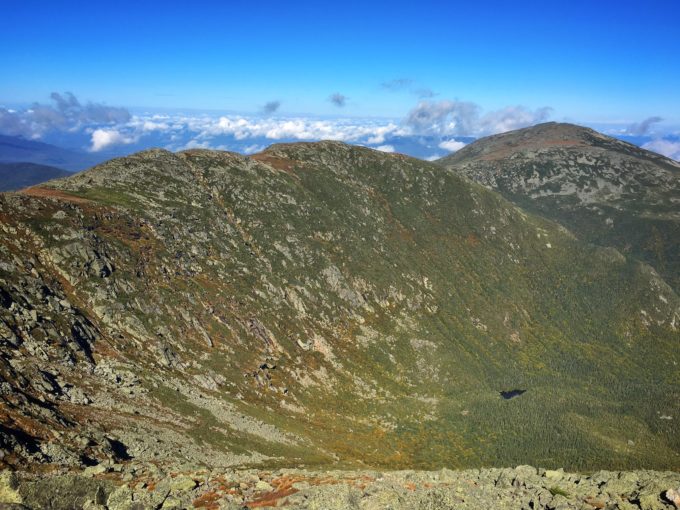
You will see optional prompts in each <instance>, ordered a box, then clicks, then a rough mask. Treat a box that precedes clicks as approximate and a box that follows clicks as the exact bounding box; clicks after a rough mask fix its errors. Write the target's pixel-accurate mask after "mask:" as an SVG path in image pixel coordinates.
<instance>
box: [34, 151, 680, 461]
mask: <svg viewBox="0 0 680 510" xmlns="http://www.w3.org/2000/svg"><path fill="white" fill-rule="evenodd" d="M257 160H259V161H257ZM55 186H58V187H59V188H61V189H63V190H66V191H68V192H69V193H72V194H74V195H76V196H78V197H81V198H86V199H90V200H93V201H94V202H93V203H91V204H88V205H87V206H83V207H86V208H88V209H89V211H88V213H87V214H85V215H84V218H85V219H84V220H83V221H84V222H85V224H86V225H87V229H89V230H90V231H91V232H93V233H94V235H95V236H96V238H97V242H98V243H99V246H100V251H101V252H102V253H106V256H107V257H108V258H109V259H110V260H112V261H113V265H114V267H115V270H114V272H113V274H112V275H111V276H110V277H108V283H107V285H108V287H109V288H112V289H115V297H111V296H112V294H109V296H107V297H102V296H99V297H97V288H101V285H102V284H101V280H98V279H97V278H94V279H92V278H89V277H88V278H87V279H86V280H83V281H81V282H80V283H79V285H78V286H77V289H78V290H77V291H76V293H77V294H79V295H80V296H81V299H82V300H83V301H88V300H89V302H90V303H94V305H95V306H96V305H104V306H105V307H110V306H111V304H112V303H113V302H115V303H118V305H117V306H118V307H119V309H120V312H119V313H120V314H122V316H126V315H130V316H135V317H137V318H138V319H139V323H141V324H142V326H135V328H133V330H134V332H135V335H136V336H138V337H139V338H138V340H139V341H137V343H136V346H135V345H133V343H134V342H133V341H131V340H125V338H126V336H127V335H126V334H123V335H122V339H121V337H117V336H116V335H115V334H107V337H108V338H109V340H108V341H109V342H110V343H111V345H112V348H113V349H114V350H115V351H117V352H119V353H120V354H121V355H122V356H123V357H125V358H128V359H130V360H134V363H135V365H136V367H137V371H138V372H139V375H140V376H141V377H142V378H143V379H145V380H146V381H149V387H150V388H153V387H154V386H153V385H152V384H150V381H154V380H157V374H158V373H163V372H165V373H166V374H167V375H168V376H169V377H170V380H173V379H175V380H186V381H188V382H189V384H191V381H192V380H193V379H192V377H193V376H196V375H202V374H206V373H207V374H213V375H220V376H222V377H224V378H225V380H226V383H225V384H224V385H222V386H220V387H219V388H217V389H213V390H205V391H203V390H201V391H203V393H204V394H205V395H208V396H210V397H214V398H216V399H219V400H221V401H224V402H229V403H230V405H233V406H236V408H237V409H239V410H241V411H243V412H244V413H247V414H248V415H251V416H254V417H256V418H258V419H260V420H262V421H264V422H267V423H270V424H274V425H276V426H278V427H279V428H280V429H281V430H284V431H290V432H292V433H295V434H297V435H298V436H300V437H302V438H305V439H304V441H305V442H306V443H305V444H303V445H299V446H290V445H288V446H286V445H281V444H276V442H266V441H262V438H261V437H258V436H254V435H252V434H246V433H243V432H239V433H221V432H219V431H218V430H217V427H219V426H220V420H219V419H217V418H216V415H215V412H214V411H211V410H208V407H207V406H206V407H203V408H201V405H200V404H196V403H191V404H188V403H187V400H186V398H185V397H182V396H177V397H173V396H172V395H176V393H173V392H170V393H168V392H167V391H166V390H164V389H163V386H162V385H161V386H157V387H158V388H159V389H158V390H153V391H152V393H151V396H152V397H153V398H155V399H157V402H159V403H162V405H164V406H166V407H170V408H173V409H174V410H175V411H176V412H177V413H179V415H180V416H186V417H192V419H195V420H197V421H194V423H195V425H193V429H192V430H191V432H190V435H191V437H193V438H194V440H196V441H200V442H207V443H208V444H210V445H211V446H212V447H214V448H217V449H220V448H225V449H227V450H232V451H241V450H244V449H245V450H249V451H252V450H257V451H260V452H262V453H268V454H272V455H276V456H279V457H282V459H283V460H281V461H280V462H282V463H283V464H297V463H299V462H303V463H328V462H334V463H339V464H340V465H357V464H361V463H364V464H368V465H374V466H384V467H393V468H398V467H417V468H432V467H440V466H449V467H463V466H466V467H469V466H480V465H509V464H521V463H531V464H536V465H543V466H546V467H551V466H555V467H558V466H564V467H568V468H572V469H591V468H592V469H594V468H597V467H599V468H602V467H609V468H613V467H619V468H632V467H656V468H678V467H679V466H680V457H679V454H680V441H679V440H678V438H679V437H680V434H678V428H677V427H678V425H677V424H678V419H677V417H676V418H675V419H673V420H661V419H660V418H659V417H660V416H661V415H669V414H670V415H674V414H677V399H678V388H679V383H680V381H679V374H678V370H677V362H678V361H680V360H678V350H677V347H678V340H679V337H678V333H677V331H676V330H675V329H673V327H671V325H670V324H671V321H672V320H673V318H674V317H676V319H675V320H677V313H678V298H677V296H676V295H675V294H674V293H673V291H672V290H670V289H669V288H667V287H666V286H664V284H663V282H660V281H658V279H656V278H655V277H654V276H653V275H652V274H650V272H649V271H648V270H646V269H645V267H644V266H641V265H640V264H639V263H637V262H635V261H631V260H626V259H624V258H623V257H621V256H620V255H618V254H617V253H613V252H611V251H607V250H603V249H599V248H595V247H592V246H588V245H585V244H583V243H581V242H578V241H576V240H575V239H573V238H572V237H571V236H570V235H569V234H568V233H566V232H564V231H563V230H562V229H561V228H560V227H559V226H557V225H555V224H553V223H551V222H549V221H546V220H543V219H541V218H538V217H535V216H531V215H527V214H525V213H524V212H522V211H521V210H519V209H517V208H516V207H515V206H513V205H511V204H510V203H508V202H506V201H505V200H504V199H502V198H501V197H500V196H499V195H496V194H494V193H492V192H489V191H486V190H485V189H483V188H482V187H481V186H477V185H475V184H472V183H471V182H469V181H467V180H466V179H464V178H461V177H459V176H458V175H457V174H456V173H455V172H452V171H447V170H443V169H441V168H440V167H437V166H435V165H432V164H429V163H425V162H421V161H417V160H414V159H409V158H404V157H402V156H398V155H384V154H381V153H376V152H374V151H370V150H367V149H361V148H351V147H348V146H345V145H342V144H336V143H320V144H297V145H291V146H286V145H284V146H274V147H273V148H271V149H269V150H268V151H266V152H265V153H263V154H261V155H259V156H256V158H255V159H251V158H244V157H241V156H237V155H232V154H226V153H211V152H208V151H189V152H186V153H183V154H179V155H171V154H169V153H164V152H160V151H156V152H147V153H142V154H140V155H137V156H133V157H130V158H125V159H122V160H114V161H113V162H111V163H108V164H105V165H103V166H101V167H98V168H95V169H94V170H92V171H90V172H87V173H85V174H82V175H80V176H77V177H74V178H72V179H70V180H68V181H61V182H59V183H56V184H55ZM102 204H103V205H102ZM121 207H122V209H121ZM111 208H112V209H111ZM93 211H99V212H98V213H93ZM106 211H109V212H106ZM111 211H113V212H111ZM73 214H74V212H73V211H70V212H69V215H73ZM69 217H71V216H69ZM51 218H52V217H51V216H48V215H45V216H43V217H41V218H35V217H32V218H31V221H32V229H33V230H34V231H35V232H37V233H38V235H39V236H41V237H43V238H44V239H45V240H46V241H45V242H46V243H47V244H48V245H54V246H58V245H60V244H65V242H64V241H59V240H57V235H56V234H57V233H58V228H57V232H56V233H55V227H54V225H53V224H54V220H53V219H51ZM72 221H75V220H72ZM65 265H66V264H65V263H62V266H65ZM140 274H141V275H142V276H141V277H140ZM659 296H661V298H660V297H659ZM643 311H644V312H643ZM253 319H255V320H256V321H257V323H259V324H260V325H262V326H263V327H264V328H266V333H265V334H264V336H265V337H267V338H268V339H269V341H270V342H271V343H273V344H274V347H269V348H268V347H267V346H266V343H265V341H264V340H263V338H262V336H261V335H259V336H258V334H257V333H253V328H252V327H251V324H252V320H253ZM196 323H198V324H200V326H201V328H203V329H204V330H205V331H206V332H207V333H208V334H209V336H210V337H211V340H212V342H213V344H214V345H213V347H208V346H207V345H206V342H205V339H204V338H203V337H202V335H201V334H199V333H198V331H197V328H196ZM102 328H103V329H104V330H106V327H102ZM109 329H110V328H109ZM159 332H162V333H159ZM159 344H163V345H168V346H170V347H171V349H172V350H174V352H175V353H176V355H177V357H178V359H179V360H180V361H183V362H184V365H181V366H175V367H171V368H164V369H162V370H160V369H159V368H158V367H159V363H158V356H157V354H156V353H157V350H158V345H159ZM276 345H278V346H280V347H276ZM126 346H127V347H126ZM303 346H304V348H303ZM265 361H266V362H268V363H270V364H271V365H275V366H276V368H274V369H271V370H262V369H258V367H260V366H261V365H262V363H263V362H265ZM258 370H259V372H258ZM265 372H267V373H268V374H269V377H270V378H271V379H269V380H267V381H266V382H265V383H264V384H262V383H261V382H258V377H259V379H260V380H262V378H263V377H265V375H264V374H265ZM253 374H259V375H258V377H254V376H253ZM244 375H245V377H244ZM284 388H285V389H286V391H285V392H284ZM514 388H522V389H526V390H527V392H526V393H525V394H524V395H522V396H520V397H517V398H514V399H512V400H502V399H501V398H500V397H499V393H498V392H499V391H501V390H508V389H514ZM159 392H160V393H159ZM197 406H198V407H197ZM196 417H198V418H196ZM201 417H202V418H201ZM286 459H287V460H286Z"/></svg>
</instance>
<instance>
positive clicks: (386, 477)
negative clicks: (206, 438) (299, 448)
mask: <svg viewBox="0 0 680 510" xmlns="http://www.w3.org/2000/svg"><path fill="white" fill-rule="evenodd" d="M272 507H278V508H305V509H320V510H321V509H324V510H325V509H336V508H338V509H340V508H342V509H375V510H378V509H419V508H427V509H431V510H436V509H486V508H489V509H503V508H507V509H520V508H522V509H539V508H545V509H555V510H557V509H568V508H569V509H571V508H575V509H612V510H613V509H621V510H628V509H630V510H632V509H643V510H656V509H669V510H670V509H676V508H680V473H677V472H659V471H627V472H612V471H598V472H596V473H594V474H589V475H585V474H575V473H565V472H564V471H562V470H557V471H552V470H544V469H536V468H533V467H530V466H519V467H516V468H507V469H479V470H477V469H473V470H464V471H451V470H448V469H443V470H441V471H387V472H379V471H306V470H297V469H281V470H277V471H262V470H233V471H224V470H220V471H219V472H218V471H210V470H206V469H195V470H182V472H173V471H170V470H167V471H166V470H163V469H161V468H159V467H158V466H156V465H155V464H144V465H135V466H133V465H130V464H111V465H98V466H95V467H91V468H87V469H86V470H85V471H84V472H81V473H78V474H64V473H62V474H51V475H45V474H43V475H36V474H29V473H15V472H10V471H4V472H2V473H1V474H0V510H5V509H24V508H36V509H38V508H39V509H66V508H73V509H80V508H83V509H90V510H92V509H98V510H104V509H111V510H123V509H126V510H127V509H168V508H173V509H180V508H205V509H219V508H227V509H240V510H243V509H247V508H248V509H249V508H272Z"/></svg>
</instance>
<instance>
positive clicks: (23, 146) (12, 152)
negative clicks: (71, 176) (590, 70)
mask: <svg viewBox="0 0 680 510" xmlns="http://www.w3.org/2000/svg"><path fill="white" fill-rule="evenodd" d="M101 160H102V159H101V156H97V155H95V154H89V153H87V152H83V151H77V150H71V149H64V148H61V147H57V146H56V145H50V144H48V143H43V142H38V141H35V140H26V139H25V138H22V137H19V136H6V135H0V163H35V164H38V165H47V166H52V167H56V168H60V169H62V170H70V171H73V172H76V171H80V170H85V169H86V168H89V167H91V166H93V165H95V164H97V163H100V162H101Z"/></svg>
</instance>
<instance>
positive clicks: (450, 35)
mask: <svg viewBox="0 0 680 510" xmlns="http://www.w3.org/2000/svg"><path fill="white" fill-rule="evenodd" d="M2 12H3V23H2V30H0V48H2V49H1V50H0V66H1V68H2V69H3V79H2V80H0V108H1V107H4V108H5V110H4V118H3V117H2V116H3V112H2V111H0V131H2V129H3V125H5V126H6V125H12V126H14V128H12V129H13V131H10V130H9V128H5V132H8V133H10V134H17V133H18V134H21V135H22V136H29V137H32V138H41V139H47V140H48V141H49V140H52V141H54V140H62V141H64V140H66V141H67V142H69V143H71V144H76V145H77V144H80V145H81V146H83V147H84V146H85V145H87V146H88V147H89V148H90V149H91V150H92V149H93V148H96V150H99V149H100V148H102V147H105V146H110V145H114V144H117V145H130V146H131V145H135V144H136V143H137V141H139V140H140V139H141V140H144V139H145V138H144V137H145V136H146V135H145V134H140V133H141V131H140V129H141V128H140V126H141V124H140V123H139V122H137V121H138V120H139V119H138V118H137V117H138V116H139V115H142V112H146V113H148V114H149V115H151V114H152V113H159V112H170V113H172V115H175V114H176V113H177V112H180V111H183V112H191V111H194V113H193V115H194V116H196V115H199V113H196V110H211V111H218V112H232V113H233V112H241V113H242V114H244V115H245V114H249V115H253V116H258V115H260V116H261V115H263V113H264V108H265V105H267V104H269V105H270V108H269V111H268V112H266V113H267V115H266V117H267V118H270V117H271V116H275V117H283V119H282V120H281V123H285V122H290V119H291V118H297V119H301V118H304V119H306V120H305V122H308V121H309V119H310V118H311V117H316V118H319V117H322V118H330V119H333V118H362V119H370V118H389V119H394V122H396V123H397V124H399V125H400V126H401V127H400V128H399V129H397V128H395V129H393V130H392V132H391V133H392V135H395V136H401V135H404V134H411V135H413V134H428V135H432V134H438V135H443V136H449V137H451V136H461V135H469V136H481V135H484V134H489V133H493V132H499V131H502V130H507V129H514V128H517V127H522V126H524V125H530V124H532V123H535V122H540V121H544V120H548V119H550V120H558V121H570V122H576V123H582V124H587V125H592V126H595V127H598V128H600V129H603V130H607V129H609V130H611V131H612V132H618V133H625V132H626V129H627V126H630V125H631V124H634V123H640V122H642V121H644V119H649V118H655V117H659V118H661V119H663V120H658V119H657V121H656V122H652V123H650V124H649V125H650V126H651V128H652V130H656V132H657V134H658V135H664V134H669V133H670V134H671V135H672V136H675V137H677V135H678V129H679V128H678V126H680V29H679V28H678V20H679V19H680V2H678V0H672V1H654V0H651V1H647V2H641V1H630V0H619V1H615V2H614V1H608V0H600V1H592V0H590V1H588V2H586V1H582V0H576V1H572V2H555V1H550V0H543V1H541V2H537V1H525V2H507V1H503V2H500V1H498V2H494V1H487V2H466V3H457V2H445V1H440V2H434V1H428V0H424V1H419V2H413V1H408V2H405V1H401V0H394V1H390V2H368V1H365V2H358V1H354V0H346V1H344V2H339V3H326V2H318V1H317V2H311V1H310V2H307V1H289V2H280V1H279V2H266V1H265V2H255V1H241V0H231V1H222V2H212V1H203V2H201V1H194V2H186V1H184V2H177V1H172V0H170V1H165V2H145V1H143V0H138V1H135V2H130V1H126V0H123V1H117V2H91V1H88V2H69V1H60V2H42V1H40V2H38V1H34V0H22V1H21V2H12V3H11V5H10V3H9V2H6V5H5V6H4V8H3V11H2ZM54 92H58V93H60V94H62V97H66V96H65V95H64V93H65V92H72V93H73V94H75V96H76V97H77V98H78V102H79V103H80V104H82V105H85V104H87V103H93V104H95V105H96V106H104V105H108V106H111V107H123V108H125V109H126V110H128V111H129V112H132V113H131V116H132V117H133V120H134V119H137V121H135V122H137V124H135V126H136V127H134V129H135V130H136V131H134V132H133V128H131V127H130V126H129V125H126V126H123V127H124V129H117V128H115V126H114V124H116V122H115V121H113V120H111V121H107V123H106V125H107V126H108V127H107V128H106V129H109V130H113V129H114V128H115V129H117V130H116V131H115V133H114V132H113V131H112V132H111V135H110V136H109V137H108V138H106V137H105V136H104V135H101V136H99V138H98V140H99V142H110V143H108V145H107V144H104V145H102V144H101V143H98V142H95V140H94V139H93V138H92V135H93V133H94V131H95V130H96V129H97V126H96V125H95V124H96V122H94V121H93V119H92V118H90V117H88V115H85V114H82V112H81V113H79V114H78V115H75V116H74V115H72V114H69V115H70V116H69V120H68V123H67V122H53V121H52V120H50V121H49V125H47V124H45V125H44V124H41V122H46V121H45V115H42V117H40V120H39V121H37V120H36V118H37V117H36V116H35V115H33V113H32V112H30V111H29V113H28V114H25V111H26V110H27V109H28V108H30V105H31V104H33V103H35V102H38V103H42V104H44V105H54V104H55V102H54V101H55V100H54V99H50V96H51V94H53V93H54ZM332 97H334V98H335V101H332V100H331V98H332ZM22 109H23V110H22ZM17 112H19V113H17ZM22 112H24V113H22ZM45 112H48V113H49V110H45V109H44V110H43V114H44V113H45ZM21 115H23V117H21V118H20V116H21ZM27 115H28V116H27ZM30 115H33V117H30ZM189 115H190V114H189V113H187V116H185V117H184V118H185V121H186V122H187V123H190V121H189V120H188V118H189V117H188V116H189ZM12 116H13V117H12ZM10 117H11V118H10ZM116 118H118V117H116ZM219 118H220V117H219V116H216V117H215V119H214V120H215V122H216V123H217V122H219ZM230 118H231V117H230ZM471 118H473V120H470V119H471ZM73 119H77V120H73ZM414 119H415V120H414ZM418 119H420V120H418ZM232 120H233V119H232ZM270 120H271V119H269V121H270ZM18 122H19V123H21V129H19V128H17V127H16V126H17V123H18ZM74 122H75V124H74ZM248 122H251V120H249V121H248ZM385 122H388V121H385ZM429 122H432V126H436V129H435V128H434V127H432V126H430V125H428V123H429ZM369 123H370V122H369ZM36 126H37V127H36ZM465 126H466V129H463V128H462V127H465ZM99 127H101V126H99ZM289 127H290V126H289ZM308 127H309V126H307V127H304V126H303V127H299V129H298V131H295V129H293V130H292V131H291V130H288V131H285V133H286V134H287V135H288V134H290V135H291V136H290V138H291V139H303V138H304V137H302V136H300V135H299V133H300V132H304V133H307V134H308V135H310V130H309V129H307V128H308ZM402 127H403V128H404V129H402ZM210 129H212V131H211V132H212V133H214V132H215V129H214V126H213V128H210ZM276 129H278V128H276ZM324 129H325V128H324ZM31 130H32V131H31ZM77 130H80V132H81V134H82V137H84V138H83V139H77V140H76V139H74V138H73V136H71V134H72V133H73V132H75V131H77ZM126 130H127V131H126ZM147 132H148V131H144V133H147ZM155 132H158V129H157V130H155ZM176 132H177V129H176V130H175V134H176ZM252 132H253V133H259V134H260V135H262V136H260V138H264V139H279V138H272V137H271V136H270V134H271V133H272V131H271V130H270V131H267V130H265V129H264V128H262V126H259V127H257V126H256V129H254V130H253V131H252ZM276 132H277V133H279V132H280V130H279V131H276ZM200 133H202V135H201V136H203V138H202V139H196V140H194V139H193V138H191V137H190V136H189V135H186V136H185V137H184V138H191V139H190V140H189V139H187V140H185V139H182V140H183V141H182V143H181V144H179V145H178V144H175V145H173V147H175V148H181V147H182V146H183V145H182V144H184V145H186V144H192V143H193V144H194V145H196V144H204V145H205V143H206V140H207V139H208V138H207V135H206V132H205V130H203V131H200ZM319 133H320V134H319ZM324 133H326V134H327V135H328V136H333V134H334V133H333V132H330V131H328V132H326V131H324V130H323V129H322V130H321V131H318V130H317V131H314V136H316V135H319V136H320V135H323V134H324ZM229 134H230V136H236V135H235V134H234V132H230V133H229ZM251 134H252V133H251ZM310 136H311V135H310ZM82 137H81V138H82ZM194 138H195V137H194ZM253 138H256V136H254V135H253ZM283 138H286V137H283V136H282V137H281V138H280V139H283ZM379 138H380V137H377V138H376V137H375V136H373V137H372V138H371V139H374V140H376V141H375V143H376V144H378V143H382V142H380V141H379ZM85 139H86V141H83V140H85ZM344 139H346V140H349V141H361V140H362V138H361V137H358V136H350V137H346V138H344ZM133 141H134V143H133ZM260 141H261V140H260ZM260 141H258V143H260ZM166 142H167V141H166ZM64 143H66V142H64ZM164 143H165V142H164ZM673 143H676V142H675V138H673ZM168 144H170V142H167V143H166V145H168ZM170 145H171V144H170ZM433 156H434V155H433Z"/></svg>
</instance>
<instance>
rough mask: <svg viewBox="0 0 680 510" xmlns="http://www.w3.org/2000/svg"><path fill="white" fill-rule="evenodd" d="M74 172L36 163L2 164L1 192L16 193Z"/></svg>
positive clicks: (0, 164) (0, 169) (0, 174)
mask: <svg viewBox="0 0 680 510" xmlns="http://www.w3.org/2000/svg"><path fill="white" fill-rule="evenodd" d="M69 175H73V172H68V171H66V170H62V169H61V168H56V167H53V166H47V165H38V164H35V163H0V191H16V190H19V189H22V188H26V187H28V186H33V185H35V184H40V183H41V182H45V181H50V180H52V179H57V178H59V177H67V176H69Z"/></svg>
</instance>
